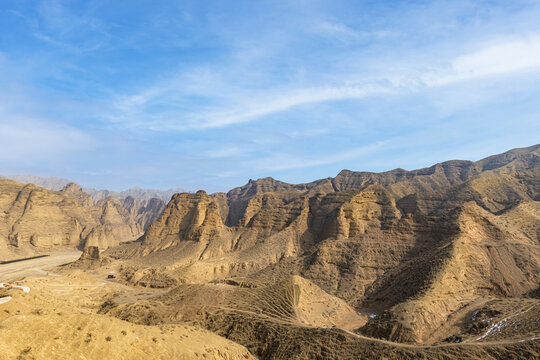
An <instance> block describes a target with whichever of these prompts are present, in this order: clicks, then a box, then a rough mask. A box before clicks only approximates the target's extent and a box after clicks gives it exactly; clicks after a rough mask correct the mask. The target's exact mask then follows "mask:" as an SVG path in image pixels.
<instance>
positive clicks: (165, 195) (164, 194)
mask: <svg viewBox="0 0 540 360" xmlns="http://www.w3.org/2000/svg"><path fill="white" fill-rule="evenodd" d="M0 177H3V178H5V179H11V180H15V181H18V182H20V183H23V184H34V185H36V186H39V187H42V188H45V189H48V190H54V191H60V190H62V189H63V188H64V187H65V186H66V185H67V184H69V183H72V181H71V180H68V179H64V178H59V177H55V176H48V177H41V176H36V175H30V174H21V175H0ZM82 189H83V191H84V192H85V193H87V194H89V195H91V196H92V198H93V199H94V201H95V202H97V201H99V200H102V199H104V198H106V197H108V196H112V197H114V198H117V199H120V200H123V199H125V198H127V197H128V196H131V197H133V198H136V199H140V200H150V199H152V198H156V199H160V200H163V201H165V202H168V201H169V200H170V199H171V197H172V196H173V195H174V194H176V193H180V192H186V190H185V189H182V188H174V189H168V190H158V189H141V188H139V187H132V188H130V189H127V190H124V191H120V192H117V191H111V190H96V189H94V188H82Z"/></svg>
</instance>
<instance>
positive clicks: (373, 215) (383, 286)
mask: <svg viewBox="0 0 540 360" xmlns="http://www.w3.org/2000/svg"><path fill="white" fill-rule="evenodd" d="M539 200H540V145H535V146H532V147H529V148H522V149H515V150H511V151H508V152H506V153H504V154H500V155H495V156H491V157H488V158H486V159H483V160H480V161H476V162H471V161H447V162H443V163H440V164H436V165H433V166H431V167H429V168H425V169H420V170H414V171H406V170H403V169H396V170H392V171H388V172H384V173H369V172H355V171H349V170H344V171H342V172H340V173H339V174H338V175H337V176H336V177H335V178H327V179H322V180H318V181H315V182H312V183H307V184H299V185H292V184H287V183H284V182H280V181H277V180H274V179H272V178H264V179H259V180H256V181H253V180H250V181H249V183H248V184H247V185H245V186H242V187H239V188H236V189H233V190H231V191H229V192H228V193H227V194H224V193H217V194H211V195H208V194H207V193H205V192H204V191H199V192H197V193H195V194H193V193H183V194H176V195H174V197H173V198H172V200H171V201H170V202H169V204H168V206H167V208H166V209H165V211H164V212H163V214H162V215H161V217H160V218H159V219H158V220H157V221H155V222H154V223H152V225H150V226H149V227H148V229H147V230H146V232H145V234H144V235H143V236H142V237H141V238H140V239H139V240H138V241H136V242H131V243H126V244H122V245H120V246H118V247H115V248H112V249H110V250H108V251H106V252H105V254H106V255H107V256H109V257H111V258H113V259H116V260H117V261H120V262H122V264H123V265H122V271H123V274H124V276H125V279H126V281H129V282H131V283H132V284H139V285H144V286H154V287H172V288H174V289H175V290H173V291H171V292H169V293H168V294H167V295H164V296H163V297H161V298H160V299H157V300H155V301H146V302H144V304H135V305H129V306H117V307H114V306H113V307H112V308H111V309H109V311H110V312H111V313H112V314H115V316H118V317H121V318H123V319H129V320H131V321H135V322H142V323H145V322H151V323H168V322H178V321H180V320H181V319H189V320H190V321H194V322H198V323H200V324H202V326H205V327H207V328H208V329H211V330H213V331H216V332H217V333H219V334H221V335H224V336H227V337H228V338H230V339H233V340H235V341H240V342H241V343H242V344H243V345H245V346H247V347H248V348H250V346H251V350H252V351H253V352H254V354H256V355H258V356H261V357H262V358H279V357H277V356H274V355H272V354H275V353H276V352H278V353H279V352H280V351H285V350H284V349H283V346H284V343H283V342H284V341H285V339H286V338H283V337H281V336H280V335H279V333H281V332H285V333H287V334H289V335H287V337H290V336H291V335H290V334H291V330H290V328H287V329H288V330H286V331H285V330H284V329H283V326H284V325H283V323H282V322H283V321H285V322H289V323H291V322H292V323H294V324H295V326H308V325H309V326H311V328H302V329H303V330H298V331H300V332H306V334H305V336H302V339H303V340H300V339H299V340H298V341H299V343H295V344H294V343H293V344H289V345H290V346H291V347H293V348H294V347H295V346H296V348H298V349H300V348H301V349H303V350H302V351H301V352H300V353H301V354H304V352H305V351H306V350H305V348H304V347H305V346H308V343H306V342H309V340H307V339H309V338H310V336H315V335H316V336H315V337H316V338H317V339H319V340H317V341H320V342H321V343H320V344H323V345H321V346H323V347H325V346H330V345H328V344H327V345H324V344H325V341H327V340H328V339H330V338H332V339H333V336H337V335H336V334H335V333H332V334H333V335H328V337H327V338H326V337H325V335H324V333H323V334H322V335H321V333H320V331H319V330H314V329H313V326H319V328H320V326H325V327H326V326H328V327H331V326H338V327H341V328H343V329H346V330H348V331H353V332H355V333H357V334H359V335H363V336H368V337H372V338H380V339H385V340H390V341H395V342H406V343H413V344H414V343H416V344H436V343H439V342H441V341H443V340H446V341H452V342H454V341H458V342H460V341H462V339H465V338H467V336H468V335H467V334H469V335H470V334H473V333H474V331H473V332H472V333H471V331H472V330H471V329H470V328H467V326H469V325H470V326H472V325H471V324H470V315H471V314H472V312H473V311H480V310H482V309H484V310H483V311H485V312H488V313H489V311H490V310H489V306H492V305H493V304H494V303H492V302H493V301H499V300H500V301H502V300H503V299H518V303H519V301H521V300H520V299H532V300H531V301H532V306H533V308H535V307H536V306H540V304H538V303H535V301H536V300H534V299H536V296H538V295H537V294H538V293H539V292H540V290H539V287H540V202H539ZM208 284H224V285H223V286H232V287H233V288H227V291H225V292H224V290H222V289H216V288H215V285H213V286H210V285H208ZM306 289H311V290H309V291H308V290H306ZM313 289H317V290H313ZM320 292H322V293H324V294H326V295H325V296H319V295H318V296H317V298H326V299H327V300H321V301H322V302H323V303H324V304H326V305H324V306H325V309H324V310H325V311H326V312H324V313H325V314H326V315H325V316H326V318H325V317H323V316H322V315H321V317H316V316H315V317H316V318H309V317H306V315H305V314H306V313H312V314H315V313H317V311H320V309H319V310H317V311H315V310H313V311H314V312H310V311H306V309H308V308H309V307H310V306H311V307H312V308H316V307H318V306H319V307H320V306H321V305H320V304H318V305H317V301H315V300H314V299H313V298H311V300H309V299H310V296H312V295H306V294H310V293H311V294H313V293H320ZM302 294H304V295H302ZM235 299H236V300H235ZM238 299H241V300H238ZM302 299H304V300H302ZM306 299H308V300H306ZM328 299H332V300H328ZM302 301H307V302H306V303H305V304H304V305H305V306H303V307H302V309H300V307H301V306H300V305H299V304H301V303H302ZM340 301H344V303H343V304H342V303H340ZM190 304H199V308H197V311H195V312H193V306H194V305H190ZM203 304H204V305H205V306H203ZM265 304H266V305H265ZM306 304H307V305H306ZM309 304H311V305H309ZM489 304H491V305H489ZM299 306H300V307H299ZM493 306H495V305H493ZM527 306H528V305H527ZM195 307H196V306H195ZM518 308H519V306H518ZM525 308H526V306H525V305H523V309H525ZM224 309H227V310H224ZM523 309H522V310H521V311H524V310H523ZM351 311H352V313H351ZM509 311H510V310H509ZM527 311H529V310H527ZM499 313H500V314H503V313H504V311H503V312H499ZM302 314H303V315H302ZM330 314H332V315H330ZM307 318H309V319H307ZM324 318H325V319H326V320H324V321H323V320H322V319H324ZM502 318H504V316H502V315H501V319H502ZM272 319H273V320H272ZM276 319H278V320H279V321H278V322H275V321H274V320H276ZM306 319H307V320H306ZM344 319H349V321H348V322H347V321H346V320H344ZM321 321H322V322H321ZM490 321H491V320H490ZM231 323H233V324H235V325H234V326H233V325H230V324H231ZM301 324H302V325H301ZM231 326H233V328H231ZM478 326H480V325H478ZM482 326H484V327H485V331H488V330H489V326H491V325H489V326H488V325H487V323H485V324H484V325H482ZM255 328H256V329H258V330H257V331H255V330H254V329H255ZM242 329H243V330H242ZM276 329H278V330H276ZM479 329H482V327H480V328H479ZM479 329H476V330H475V331H478V332H480V330H479ZM253 331H255V335H249V334H250V333H252V332H253ZM261 331H262V333H263V334H266V335H264V336H262V335H260V334H259V335H257V332H261ZM467 331H469V332H468V333H466V332H467ZM330 332H331V331H330ZM309 334H311V335H309ZM456 334H457V335H456ZM526 334H527V335H523V336H525V337H526V336H528V337H527V338H526V339H525V338H522V339H521V340H530V339H534V338H535V337H537V336H540V326H539V325H538V324H537V325H535V326H532V330H530V331H529V332H526ZM450 335H452V336H455V338H452V337H451V336H450ZM321 336H322V338H321ZM343 336H344V335H343ZM347 336H349V335H347ZM347 336H345V337H344V340H343V341H344V342H346V343H347V344H349V345H350V341H352V343H354V344H355V343H356V341H357V340H354V341H353V340H351V339H349V338H348V337H347ZM469 337H470V341H473V340H474V341H485V340H487V339H489V336H486V337H484V338H481V339H473V336H472V335H470V336H469ZM320 339H326V340H320ZM454 339H457V340H454ZM503 339H504V336H503ZM328 341H330V340H328ZM333 341H335V339H334V340H332V341H331V342H333ZM467 341H469V340H467ZM531 341H532V343H534V344H535V345H533V347H534V346H536V347H537V346H538V343H537V340H531ZM338 343H339V341H338ZM527 344H529V343H527ZM349 345H347V346H349ZM351 346H353V345H351ZM354 346H356V345H354ZM354 346H353V347H354ZM358 346H360V345H358ZM527 346H528V345H527ZM464 349H469V348H467V347H465V348H464ZM471 349H472V348H471ZM319 350H320V346H319ZM454 350H455V349H454ZM454 350H452V351H454ZM499 350H500V349H499ZM499 350H497V351H499ZM298 351H300V350H298ZM347 351H349V350H347ZM455 351H457V352H458V353H459V352H460V351H463V349H460V350H459V351H458V350H455ZM471 351H472V350H471ZM290 353H291V354H293V353H294V351H292V350H290ZM300 353H298V354H300ZM298 354H297V355H298ZM306 354H307V353H306ZM336 354H337V353H336ZM347 354H348V355H345V354H342V355H341V357H343V358H348V357H347V356H349V355H350V356H353V355H351V354H352V353H347ZM471 354H472V352H471ZM298 356H299V357H300V358H310V357H309V356H308V355H305V357H303V356H304V355H302V356H300V355H298ZM335 356H336V358H340V356H338V355H335ZM433 356H435V355H433ZM441 356H442V355H441ZM479 356H480V355H479ZM486 356H487V355H486ZM490 356H491V355H490ZM480 357H482V356H480ZM322 358H325V357H324V356H323V357H322ZM434 358H435V357H434ZM442 358H444V357H442Z"/></svg>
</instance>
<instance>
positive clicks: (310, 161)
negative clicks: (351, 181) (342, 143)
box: [256, 140, 390, 171]
mask: <svg viewBox="0 0 540 360" xmlns="http://www.w3.org/2000/svg"><path fill="white" fill-rule="evenodd" d="M389 143H390V141H389V140H384V141H378V142H375V143H373V144H369V145H365V146H361V147H358V148H355V149H352V150H347V151H342V152H336V153H331V154H329V155H326V156H321V157H316V158H314V157H309V158H298V157H294V156H291V155H290V154H276V155H273V156H271V157H267V158H264V159H260V160H257V164H256V168H257V169H259V170H261V171H283V170H296V169H306V168H310V167H315V166H321V165H328V164H335V163H339V162H343V161H348V160H351V159H358V158H359V157H362V156H366V155H369V154H371V153H373V152H376V151H378V150H380V149H382V148H384V147H385V146H387V145H388V144H389Z"/></svg>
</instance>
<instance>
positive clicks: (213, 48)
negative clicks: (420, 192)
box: [0, 0, 540, 192]
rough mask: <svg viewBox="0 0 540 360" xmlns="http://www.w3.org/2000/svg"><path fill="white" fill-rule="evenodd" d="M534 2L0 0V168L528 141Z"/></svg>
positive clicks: (342, 157)
mask: <svg viewBox="0 0 540 360" xmlns="http://www.w3.org/2000/svg"><path fill="white" fill-rule="evenodd" d="M538 18H540V4H539V3H537V2H533V1H517V2H512V3H508V2H504V1H489V2H488V1H480V2H478V1H474V2H473V1H455V2H451V3H448V2H442V1H431V2H410V1H403V2H401V1H400V2H389V1H383V2H375V3H372V2H359V3H351V2H346V1H310V2H305V1H295V2H290V1H288V2H285V1H277V2H276V1H271V2H266V1H262V2H256V3H254V2H249V1H238V2H234V5H231V3H223V2H218V1H209V2H205V3H204V4H202V3H200V2H196V1H182V2H174V1H173V2H167V3H161V4H155V3H154V2H150V1H136V2H129V3H120V2H114V3H110V2H104V1H88V2H83V1H73V2H64V1H60V0H58V1H53V0H51V1H39V2H34V1H24V0H23V1H6V2H3V3H2V4H0V29H1V35H0V85H1V89H2V90H0V133H2V134H3V140H4V147H5V151H3V152H2V154H1V155H0V174H5V175H10V174H11V175H13V174H32V175H37V176H43V177H48V176H54V177H60V178H66V179H69V180H72V181H75V182H77V183H79V184H81V185H82V186H84V187H91V188H95V189H108V190H114V191H121V190H125V189H128V188H131V187H134V186H138V187H141V188H151V189H170V188H183V189H187V190H190V191H196V190H198V189H204V190H206V191H207V192H216V191H227V190H229V189H231V188H234V187H237V186H241V185H243V184H245V183H246V182H247V181H248V180H249V179H250V178H251V179H257V178H261V177H267V176H271V177H273V178H275V179H278V180H281V181H286V182H290V183H304V182H310V181H313V180H316V179H320V178H326V177H329V176H335V175H337V174H338V173H339V171H340V170H342V169H350V170H358V171H376V172H380V171H386V170H391V169H394V168H405V169H409V170H410V169H417V168H422V167H426V166H430V165H433V164H435V163H438V162H443V161H446V160H453V159H460V160H479V159H481V158H483V157H486V156H489V155H493V154H498V153H502V152H504V151H507V150H510V149H512V148H518V147H527V146H531V145H533V144H537V143H538V135H539V134H540V121H538V118H539V115H540V114H539V113H540V108H539V107H538V97H539V96H540V81H539V80H540V25H539V23H538Z"/></svg>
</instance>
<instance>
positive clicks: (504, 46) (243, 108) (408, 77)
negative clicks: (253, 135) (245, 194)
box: [109, 29, 540, 131]
mask: <svg viewBox="0 0 540 360" xmlns="http://www.w3.org/2000/svg"><path fill="white" fill-rule="evenodd" d="M342 30H343V31H346V29H342ZM478 47H479V49H478V50H476V51H473V52H470V53H462V54H456V55H455V56H454V57H452V58H450V59H436V60H434V62H435V63H437V64H439V65H437V66H434V65H433V64H431V63H422V64H416V67H415V66H414V65H411V66H413V67H412V68H409V69H407V68H404V70H403V73H402V74H398V75H396V74H392V76H390V77H389V76H387V74H385V72H384V68H383V69H381V70H380V71H381V72H380V74H379V75H378V76H379V81H378V83H377V82H375V83H364V84H362V83H361V82H358V81H357V82H355V83H353V84H351V81H350V78H355V75H356V74H348V75H347V77H346V78H344V77H342V78H341V79H340V78H339V77H338V79H337V80H334V82H333V85H330V86H311V87H299V88H298V87H295V86H294V84H286V85H285V86H277V87H276V88H272V87H270V88H268V89H254V90H252V91H250V90H247V89H242V88H239V87H234V86H230V85H227V79H224V78H222V77H221V76H220V75H216V74H215V72H213V71H210V70H209V71H204V70H203V71H201V70H200V69H196V70H195V71H194V72H193V73H194V74H197V75H193V74H191V73H190V74H187V75H186V74H181V75H179V76H175V77H173V80H166V81H162V82H160V83H157V84H155V85H154V86H150V87H148V88H146V89H144V90H142V91H141V92H139V93H135V94H132V95H129V96H121V97H119V98H117V100H116V103H115V104H114V105H113V108H115V109H116V115H113V116H110V117H109V118H110V119H111V121H113V122H117V123H120V124H124V125H126V126H128V127H132V128H145V129H151V130H154V131H185V130H190V129H191V130H193V129H196V130H197V129H198V130H202V129H211V128H219V127H227V126H231V125H235V124H241V123H246V122H251V121H255V120H257V119H260V118H263V117H265V116H268V115H271V114H274V113H279V112H283V111H287V110H289V109H292V108H295V107H298V106H302V105H306V104H313V103H321V102H330V101H338V100H346V99H363V98H366V97H368V96H385V95H389V94H400V93H401V94H408V93H410V92H418V91H428V90H429V89H430V88H436V87H441V86H446V85H451V84H456V83H459V82H463V81H470V80H474V81H482V80H483V79H486V78H491V77H504V76H507V75H513V74H515V73H516V72H519V71H524V70H537V69H539V68H540V36H538V35H532V36H530V37H527V38H517V39H504V40H500V41H498V42H497V41H495V40H494V41H492V42H491V43H490V44H488V45H483V46H481V45H479V46H478ZM388 66H390V67H392V65H391V64H389V65H388ZM419 69H431V70H429V71H424V72H422V71H421V70H419ZM188 72H189V71H188ZM199 75H200V76H199ZM342 76H343V75H342ZM372 78H375V79H376V78H377V75H376V74H375V75H373V76H372ZM213 82H214V83H213ZM213 84H214V85H215V86H213ZM189 96H201V97H203V98H205V99H206V100H207V102H208V104H207V105H206V106H205V107H197V106H196V105H195V106H194V105H191V104H189V100H185V99H186V98H188V97H189ZM156 105H160V106H164V107H165V108H166V109H167V110H163V111H161V112H159V111H158V112H154V111H152V110H151V108H152V107H153V106H156Z"/></svg>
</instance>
